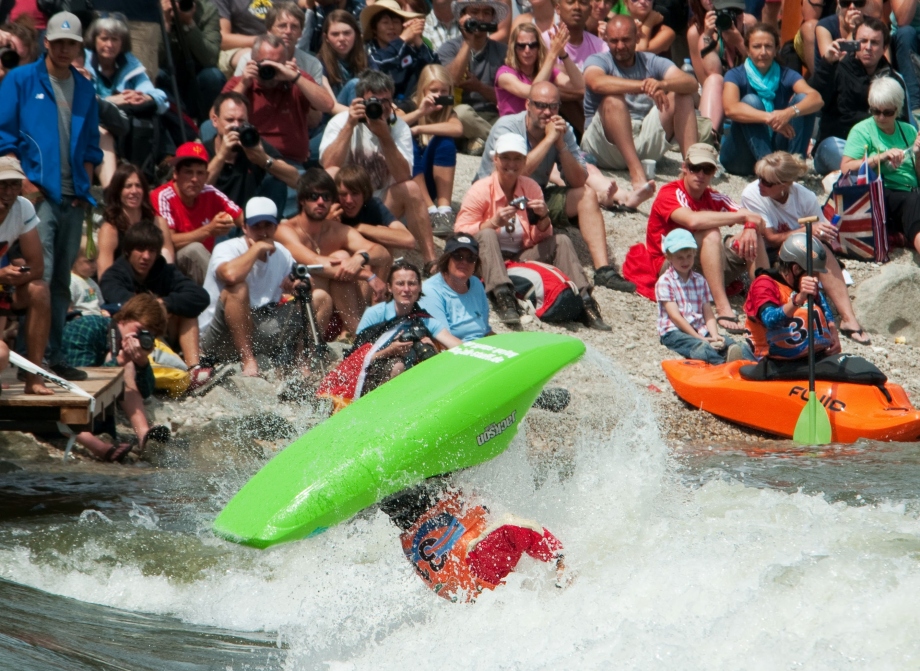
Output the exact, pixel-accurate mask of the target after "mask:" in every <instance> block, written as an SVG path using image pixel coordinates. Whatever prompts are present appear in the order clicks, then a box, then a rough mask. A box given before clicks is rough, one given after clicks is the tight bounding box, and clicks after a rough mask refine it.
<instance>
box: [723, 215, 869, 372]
mask: <svg viewBox="0 0 920 671" xmlns="http://www.w3.org/2000/svg"><path fill="white" fill-rule="evenodd" d="M806 245H807V236H806V234H805V233H803V232H801V231H800V232H797V233H793V234H792V235H790V236H789V237H788V238H786V239H785V240H784V241H783V244H782V246H781V247H780V250H779V259H778V260H777V262H776V264H775V265H774V266H773V268H772V269H771V270H766V269H763V270H759V271H758V272H757V278H756V279H755V280H754V283H753V284H752V285H751V290H750V292H749V293H748V296H747V300H746V301H745V303H744V311H745V313H746V314H747V326H748V331H749V340H750V342H751V345H752V347H753V350H754V355H755V356H756V357H757V359H758V363H757V364H756V365H749V366H742V367H741V375H742V377H744V378H745V379H747V380H807V379H808V377H809V374H808V335H807V334H808V312H807V308H806V305H807V302H808V298H809V296H811V297H813V299H814V309H813V310H812V314H813V319H814V321H813V329H812V333H813V338H814V343H815V344H814V349H815V361H816V363H815V379H817V380H831V381H837V382H854V383H858V384H871V385H882V384H884V383H885V382H886V380H887V377H886V376H885V374H884V373H882V372H881V371H880V370H879V369H878V368H876V367H875V366H874V365H872V364H871V363H869V362H868V361H866V360H865V359H863V358H861V357H858V356H853V355H850V354H841V353H840V337H839V335H838V332H837V325H836V324H835V323H834V315H833V313H832V312H831V308H830V305H829V304H828V302H827V298H826V297H825V296H824V292H822V291H820V290H819V286H820V285H819V284H818V278H816V277H815V276H814V275H806V274H805V270H806V267H807V263H808V254H807V247H806ZM812 272H813V273H819V274H822V275H823V274H825V273H827V251H826V250H825V248H824V245H822V244H821V241H820V240H817V239H815V238H814V237H813V238H812Z"/></svg>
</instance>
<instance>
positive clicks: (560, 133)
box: [476, 82, 654, 292]
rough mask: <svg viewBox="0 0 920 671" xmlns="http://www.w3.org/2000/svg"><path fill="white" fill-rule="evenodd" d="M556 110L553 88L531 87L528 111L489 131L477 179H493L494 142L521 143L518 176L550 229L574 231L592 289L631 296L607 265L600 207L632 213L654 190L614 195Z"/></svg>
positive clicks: (546, 85)
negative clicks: (535, 195)
mask: <svg viewBox="0 0 920 671" xmlns="http://www.w3.org/2000/svg"><path fill="white" fill-rule="evenodd" d="M559 105H560V97H559V89H557V88H556V86H555V85H554V84H552V83H550V82H540V83H537V84H534V85H533V86H531V87H530V97H529V98H528V100H527V108H526V109H525V110H524V111H523V112H519V113H517V114H510V115H507V116H504V117H502V118H501V119H499V120H498V121H497V122H496V123H495V126H493V127H492V132H490V133H489V138H488V140H486V146H485V150H484V151H483V155H482V162H481V163H480V164H479V172H477V173H476V179H483V178H485V177H488V176H489V175H491V174H492V171H493V169H494V167H495V166H494V163H493V161H492V151H493V150H494V148H495V143H496V142H497V141H498V138H500V137H501V136H502V135H507V134H509V133H513V134H515V135H520V136H521V137H524V138H526V139H527V158H526V160H525V163H524V170H523V172H522V174H524V175H527V176H528V177H530V178H531V179H533V180H534V181H535V182H536V183H537V184H539V185H540V188H542V189H543V199H544V200H545V201H546V206H547V208H548V209H549V217H550V220H551V221H552V224H553V226H555V227H560V228H564V227H566V226H573V225H577V226H578V229H579V231H581V235H582V237H583V238H584V240H585V244H586V245H587V246H588V253H589V254H590V255H591V261H592V263H593V264H594V268H595V270H594V283H595V284H596V285H598V286H602V287H607V288H608V289H613V290H614V291H625V292H631V291H634V290H635V288H636V287H635V285H634V284H633V283H632V282H627V281H626V280H624V279H623V278H622V277H621V276H620V274H619V273H618V272H617V271H616V269H615V268H614V266H613V265H611V262H610V256H609V254H608V251H607V232H606V230H605V229H604V217H603V214H601V209H600V204H601V202H603V204H604V205H605V206H606V205H610V204H612V203H614V202H622V204H626V205H629V206H632V207H634V206H636V205H638V204H639V202H641V201H642V200H645V199H646V198H648V197H650V196H651V195H652V193H653V192H654V189H651V190H647V193H646V194H645V195H644V196H643V197H641V198H636V196H635V194H626V195H623V194H620V193H617V185H616V182H613V181H612V180H609V179H607V178H606V177H604V176H603V175H601V173H600V171H599V170H597V169H596V168H594V167H593V166H591V167H590V168H589V167H588V165H587V163H586V161H585V157H584V154H582V152H581V149H579V148H578V142H577V141H576V140H575V133H574V132H573V131H572V127H571V126H570V125H569V124H568V123H566V121H565V119H563V118H562V117H561V116H559ZM554 166H555V167H557V168H558V169H559V174H560V175H562V179H563V180H564V181H565V186H559V185H556V184H551V183H550V174H551V173H552V171H553V167H554ZM627 198H633V199H634V200H635V202H627V201H626V199H627Z"/></svg>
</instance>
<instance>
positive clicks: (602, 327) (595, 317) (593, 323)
mask: <svg viewBox="0 0 920 671" xmlns="http://www.w3.org/2000/svg"><path fill="white" fill-rule="evenodd" d="M582 300H583V301H584V303H585V311H584V313H583V314H582V317H581V321H582V323H583V324H584V325H585V326H587V327H588V328H589V329H594V330H595V331H612V330H613V329H612V328H610V327H609V326H608V325H607V324H605V323H604V318H603V317H601V309H600V307H599V306H598V304H597V301H596V300H594V299H593V298H592V297H591V296H588V297H587V298H583V299H582Z"/></svg>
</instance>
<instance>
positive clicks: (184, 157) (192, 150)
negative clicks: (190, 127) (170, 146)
mask: <svg viewBox="0 0 920 671" xmlns="http://www.w3.org/2000/svg"><path fill="white" fill-rule="evenodd" d="M210 160H211V158H210V157H209V156H208V150H207V149H205V148H204V145H203V144H201V143H200V142H186V143H185V144H182V145H179V148H178V149H176V155H175V156H174V157H173V158H172V160H170V162H169V164H170V165H172V166H177V165H179V164H180V163H181V162H182V161H201V162H202V163H207V162H208V161H210Z"/></svg>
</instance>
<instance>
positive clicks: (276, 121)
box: [224, 34, 335, 164]
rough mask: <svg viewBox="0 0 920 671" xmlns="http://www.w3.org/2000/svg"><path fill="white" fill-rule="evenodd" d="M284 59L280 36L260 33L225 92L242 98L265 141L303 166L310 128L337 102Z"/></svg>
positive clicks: (293, 62) (306, 153)
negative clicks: (241, 69) (238, 72)
mask: <svg viewBox="0 0 920 671" xmlns="http://www.w3.org/2000/svg"><path fill="white" fill-rule="evenodd" d="M286 56H287V48H286V47H285V45H284V42H283V41H282V40H281V38H280V37H278V36H277V35H271V34H267V35H260V36H259V37H257V38H256V40H255V42H254V43H253V45H252V60H250V61H249V62H248V63H246V67H245V69H244V70H243V74H242V76H240V77H234V78H233V79H231V80H230V81H229V82H227V85H226V86H224V92H225V93H226V92H229V91H235V92H236V93H240V94H242V95H244V96H245V97H246V99H247V100H249V104H250V106H251V109H252V113H251V115H250V120H251V122H252V124H253V125H254V126H255V127H256V128H258V129H259V133H260V134H261V135H262V137H263V138H265V141H266V142H268V143H269V144H271V145H272V146H274V147H275V148H276V149H277V150H278V151H279V152H281V155H282V156H284V157H285V158H286V159H288V160H290V161H292V162H294V163H299V164H303V163H305V162H306V161H307V159H309V158H310V128H312V127H314V126H317V125H318V124H319V123H320V121H321V120H322V115H323V113H324V112H331V111H332V108H333V106H334V104H335V99H334V98H333V97H332V96H331V95H330V94H329V92H328V91H326V89H324V88H323V87H322V86H321V85H319V84H317V83H316V82H315V81H313V78H312V77H310V75H308V74H305V73H303V72H301V70H300V69H299V68H298V67H297V62H296V61H294V60H293V59H291V60H288V59H287V58H286Z"/></svg>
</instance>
